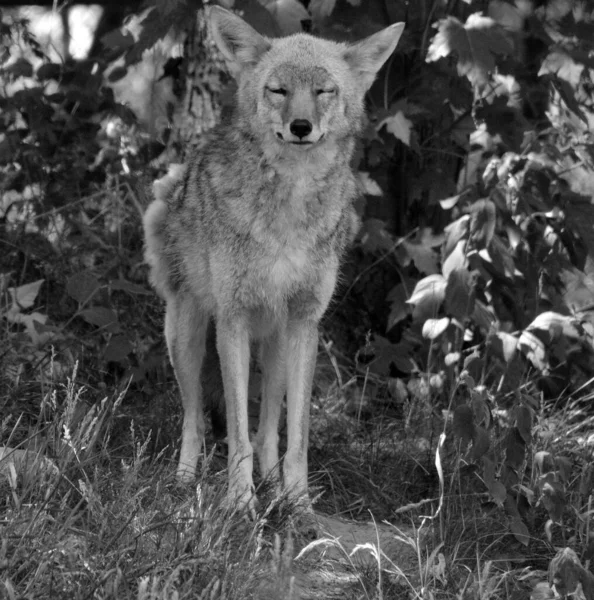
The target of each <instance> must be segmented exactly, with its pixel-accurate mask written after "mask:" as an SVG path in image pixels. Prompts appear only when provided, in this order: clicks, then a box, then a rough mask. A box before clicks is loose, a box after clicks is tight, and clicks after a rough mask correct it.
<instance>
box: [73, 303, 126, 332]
mask: <svg viewBox="0 0 594 600" xmlns="http://www.w3.org/2000/svg"><path fill="white" fill-rule="evenodd" d="M79 314H80V316H81V317H82V318H83V319H84V320H85V321H86V322H87V323H90V324H91V325H96V326H97V327H102V328H103V327H110V326H112V325H116V324H117V322H118V315H117V314H116V313H115V312H114V311H113V310H111V308H105V307H103V306H94V307H92V308H87V309H85V310H81V311H80V313H79Z"/></svg>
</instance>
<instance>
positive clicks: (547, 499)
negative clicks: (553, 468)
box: [538, 473, 567, 523]
mask: <svg viewBox="0 0 594 600" xmlns="http://www.w3.org/2000/svg"><path fill="white" fill-rule="evenodd" d="M538 485H539V488H540V493H541V499H542V503H543V505H544V507H545V508H546V509H547V511H548V513H549V516H550V517H551V519H552V520H553V521H554V522H555V523H560V522H561V519H562V517H563V510H564V509H565V506H566V505H567V502H566V500H565V490H564V489H563V485H562V484H561V482H559V481H557V480H556V479H555V475H554V474H553V473H547V474H546V475H544V476H543V477H541V479H540V481H539V483H538Z"/></svg>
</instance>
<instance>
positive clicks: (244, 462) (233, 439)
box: [217, 317, 254, 506]
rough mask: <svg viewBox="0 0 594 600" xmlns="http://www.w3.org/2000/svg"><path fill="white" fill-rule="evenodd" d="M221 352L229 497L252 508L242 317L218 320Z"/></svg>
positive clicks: (246, 343) (245, 336) (245, 332)
mask: <svg viewBox="0 0 594 600" xmlns="http://www.w3.org/2000/svg"><path fill="white" fill-rule="evenodd" d="M217 350H218V352H219V358H220V360H221V373H222V375H223V388H224V392H225V406H226V409H227V439H228V442H229V497H230V498H233V499H235V500H237V501H238V502H239V503H240V504H241V505H244V506H246V505H247V506H252V505H253V495H254V483H253V479H252V467H253V462H254V461H253V450H252V445H251V443H250V438H249V428H248V380H249V373H250V341H249V332H248V328H247V326H246V323H245V321H244V320H242V319H240V318H233V317H231V318H226V317H223V318H218V319H217Z"/></svg>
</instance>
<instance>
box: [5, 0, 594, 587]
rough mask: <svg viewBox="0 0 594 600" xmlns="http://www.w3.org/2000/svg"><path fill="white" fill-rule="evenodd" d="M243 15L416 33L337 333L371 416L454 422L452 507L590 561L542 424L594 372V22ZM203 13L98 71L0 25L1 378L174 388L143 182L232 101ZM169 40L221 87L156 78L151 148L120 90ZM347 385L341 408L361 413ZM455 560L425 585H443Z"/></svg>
mask: <svg viewBox="0 0 594 600" xmlns="http://www.w3.org/2000/svg"><path fill="white" fill-rule="evenodd" d="M225 4H226V5H227V6H229V5H232V7H233V8H236V9H238V10H241V11H242V12H243V14H244V17H245V18H246V19H247V20H248V21H249V22H250V23H251V24H252V25H253V26H254V27H256V28H257V29H259V30H260V31H262V32H263V33H265V34H267V35H277V34H279V33H290V32H293V31H298V30H301V29H302V28H303V27H306V28H307V29H311V30H312V31H313V32H314V33H321V34H323V35H326V36H328V37H332V38H335V39H340V40H347V41H350V40H352V39H353V38H359V37H362V36H364V35H367V34H370V33H372V32H374V31H376V30H377V29H379V28H380V27H381V26H384V25H386V24H388V23H387V21H390V22H395V21H399V20H406V22H407V29H406V32H405V35H404V36H403V39H402V43H401V45H400V47H399V49H398V50H397V51H396V53H395V54H394V56H393V57H392V59H391V60H390V61H389V63H388V64H387V65H386V68H385V69H384V71H383V72H382V73H381V75H380V77H379V78H378V81H377V82H376V84H375V86H374V88H373V89H372V91H371V93H370V96H369V107H370V119H369V122H368V123H367V126H366V129H365V134H364V139H363V144H362V147H361V148H360V150H359V153H358V155H357V157H356V158H357V166H358V168H359V172H360V181H361V187H362V189H363V190H364V191H365V202H362V203H361V204H360V205H359V206H358V209H359V210H360V212H361V214H362V216H363V217H364V221H363V226H362V228H361V231H360V234H359V238H358V242H357V247H356V249H355V252H354V254H353V256H354V257H356V258H358V262H357V263H356V267H355V269H356V276H353V277H352V278H351V282H350V283H349V284H348V285H347V286H345V288H343V290H342V292H340V297H339V299H338V300H337V302H336V306H335V307H333V308H332V309H331V312H332V317H333V319H332V320H331V321H330V322H331V323H332V324H334V325H335V324H336V323H337V322H339V320H338V318H339V317H341V316H342V319H343V320H344V322H345V323H346V324H347V326H345V327H344V329H348V332H347V333H346V334H345V339H346V342H345V347H346V348H347V350H346V352H347V353H352V354H354V353H355V351H357V352H356V373H355V377H353V379H352V381H355V382H356V385H355V386H354V387H355V391H356V392H357V394H359V395H360V399H359V400H358V402H359V404H358V405H357V409H356V414H357V420H359V419H360V418H362V415H364V414H365V412H366V410H367V406H368V404H371V405H373V403H375V410H376V411H379V410H383V409H384V408H385V407H386V406H389V408H390V410H392V411H393V412H394V413H397V414H399V415H400V416H401V417H402V415H403V414H404V415H405V416H406V418H405V419H403V420H404V421H405V423H406V427H408V426H409V425H410V424H411V422H413V421H414V418H413V416H414V415H416V417H417V418H418V421H421V422H422V421H423V420H429V417H428V415H431V416H433V415H435V414H436V412H437V411H436V409H438V408H439V409H442V410H443V415H444V420H443V428H444V431H445V433H446V440H447V442H448V444H446V449H447V451H448V452H450V454H447V456H446V454H444V456H443V461H444V467H445V468H450V469H451V471H452V483H451V486H452V489H456V490H457V491H458V492H459V494H460V496H463V495H464V494H465V492H466V488H465V487H464V486H465V485H467V484H468V487H469V488H470V489H471V490H473V493H474V491H476V489H477V488H476V482H477V481H478V482H479V483H480V486H479V488H478V492H477V494H478V495H479V497H481V498H482V499H487V500H488V501H487V503H485V504H484V505H483V507H484V506H488V508H489V510H492V511H493V514H496V515H499V517H500V518H503V520H504V521H505V524H506V527H507V531H508V532H509V533H511V534H512V535H513V537H514V539H515V540H517V542H518V543H519V544H522V545H528V544H534V543H536V542H535V540H537V539H538V540H540V539H541V538H542V539H544V542H545V543H548V544H557V543H559V542H560V541H561V540H562V541H566V538H570V539H573V540H574V541H575V540H576V539H578V540H579V543H582V541H583V540H584V539H586V542H584V543H586V544H587V543H589V542H588V540H587V538H588V534H587V533H584V530H583V527H584V523H589V518H590V516H589V515H590V510H589V509H588V508H587V502H588V495H587V493H586V491H585V490H587V489H589V488H588V487H587V486H584V487H583V489H582V488H581V487H580V489H579V490H578V491H576V475H575V473H576V472H578V473H579V472H580V471H581V468H582V466H583V465H585V464H587V459H586V458H584V456H583V455H581V454H580V453H578V452H574V451H568V449H567V447H566V446H564V445H563V443H562V441H560V440H559V437H557V438H556V440H553V439H552V438H553V437H554V436H553V435H552V434H551V432H550V429H549V426H548V425H547V423H548V422H549V421H548V419H549V418H551V416H552V417H553V418H554V417H555V415H556V414H557V413H558V412H559V404H561V403H560V402H559V399H560V398H562V399H563V401H564V402H565V403H566V404H567V405H569V406H572V407H574V408H575V410H576V411H578V412H580V411H581V412H580V414H582V412H583V411H584V410H585V408H584V407H585V406H586V404H587V402H586V401H587V400H588V399H589V396H588V395H587V393H588V391H589V389H590V385H591V377H592V373H593V372H594V362H593V359H594V354H593V339H592V338H593V336H594V320H593V317H594V314H593V310H594V303H593V302H592V297H594V280H593V279H592V277H593V271H592V264H593V263H592V259H593V258H594V235H593V234H592V228H591V227H592V226H591V223H592V222H593V221H594V218H593V217H594V211H593V209H592V204H591V201H592V197H591V195H592V192H591V190H592V186H593V185H594V184H593V182H594V174H593V173H594V139H593V138H592V133H591V130H592V125H593V120H594V107H593V102H594V100H593V99H592V91H593V89H594V87H593V85H592V69H593V68H594V64H593V62H592V58H591V56H592V52H593V51H594V47H593V46H594V42H592V40H594V21H593V20H592V14H591V9H590V8H588V6H587V4H584V3H573V4H572V3H567V2H560V1H557V0H548V1H546V2H540V3H535V4H534V5H533V4H532V3H519V2H517V3H516V2H511V1H503V0H490V1H488V2H476V1H472V0H470V1H466V2H457V3H456V2H454V3H444V2H440V1H438V0H431V1H429V2H419V3H408V2H400V1H396V0H388V1H387V2H385V3H379V4H381V7H382V10H372V9H374V7H375V8H377V7H378V6H379V4H376V3H375V2H372V1H371V0H370V3H369V5H368V3H364V2H358V1H355V0H348V1H342V2H340V1H339V2H336V1H334V0H312V1H311V2H310V3H300V2H298V1H297V0H290V1H282V2H276V1H262V2H261V3H258V2H248V1H247V0H237V1H236V2H235V3H234V2H226V3H225ZM384 9H385V10H384ZM195 10H196V5H195V3H190V2H188V1H187V0H176V2H166V1H164V0H163V1H161V0H158V1H156V2H153V3H149V4H147V6H146V7H145V10H144V11H143V12H142V13H141V14H139V15H135V18H136V25H135V26H134V27H132V25H131V24H130V22H127V23H125V24H123V26H122V27H121V28H116V29H114V30H113V31H112V32H110V33H108V34H107V35H105V36H104V37H103V38H102V42H103V49H102V51H101V52H100V53H99V54H98V55H96V56H93V57H92V58H89V59H88V60H82V61H72V60H64V61H63V62H52V61H51V60H50V59H49V58H48V56H47V55H46V53H45V50H44V48H43V47H42V45H41V44H40V43H39V42H38V41H37V40H36V39H35V37H34V36H33V35H32V34H31V33H30V31H29V28H28V25H27V23H26V21H24V20H22V19H12V18H9V17H8V16H3V18H2V21H1V25H0V39H1V42H0V43H1V46H0V67H1V73H0V75H1V77H2V81H3V84H2V85H3V88H2V92H3V94H2V95H1V96H0V111H1V115H0V173H2V178H1V179H2V183H1V184H0V186H1V188H0V189H1V192H2V204H1V206H0V216H1V218H2V224H1V225H2V227H3V230H4V232H5V234H6V236H5V239H4V240H2V242H1V243H2V244H4V245H5V246H6V248H7V250H8V251H7V252H4V253H3V254H4V255H3V256H2V257H0V317H2V319H3V322H4V326H5V330H4V333H5V334H6V339H7V340H8V341H9V344H8V346H7V349H6V350H4V351H3V353H2V355H1V357H2V358H4V359H5V362H6V364H7V365H8V366H7V368H6V369H5V370H4V373H3V375H2V376H3V377H6V378H8V379H9V380H11V381H20V379H21V378H22V377H23V374H28V376H29V377H31V378H33V375H31V374H32V373H38V372H42V373H43V374H44V375H43V376H44V377H45V376H47V374H48V373H50V374H51V376H56V377H58V376H60V375H62V376H63V375H64V373H66V372H67V370H68V368H69V367H70V366H71V364H72V363H73V362H74V360H75V358H76V357H80V360H81V361H82V362H81V365H82V366H81V370H83V371H85V372H86V373H88V374H89V375H88V376H89V378H90V379H91V385H92V386H96V387H97V389H105V387H106V386H110V387H111V386H114V387H115V386H118V387H119V388H120V389H123V388H125V387H126V386H128V385H129V386H130V387H129V388H128V389H129V391H128V394H129V395H131V396H132V397H134V395H135V394H138V396H140V397H143V396H144V395H146V393H147V390H148V391H149V392H154V390H155V389H162V388H163V387H164V385H165V384H164V381H166V380H167V377H166V375H167V374H165V373H164V372H163V371H164V369H165V368H166V367H165V365H166V364H167V360H166V352H165V348H164V345H163V342H162V338H161V334H160V314H159V310H160V309H159V307H158V304H157V301H156V300H155V299H154V297H153V295H152V293H151V292H150V291H149V290H148V287H147V286H146V285H145V278H144V272H143V269H142V267H141V264H142V240H141V237H140V226H139V219H138V217H139V213H140V212H142V210H143V208H144V206H145V203H146V200H145V198H144V179H145V177H147V178H150V176H151V175H152V174H153V173H151V171H156V170H158V169H159V168H160V167H161V164H162V163H165V162H168V161H169V160H171V159H172V156H171V155H170V151H171V150H172V149H173V150H179V145H180V144H179V140H177V138H176V135H177V134H178V133H179V131H177V130H180V129H184V130H186V129H187V130H190V131H195V132H198V131H202V130H203V129H204V128H203V127H202V125H200V124H198V121H199V119H200V118H201V117H200V115H198V116H197V115H195V114H193V113H192V114H191V115H189V116H188V115H185V116H184V120H177V117H176V116H175V115H176V110H179V106H180V105H182V101H181V100H180V98H184V100H183V102H184V103H185V102H186V97H185V96H184V95H183V94H182V93H180V89H186V91H187V90H188V89H189V88H192V89H199V94H200V95H201V96H202V97H204V96H206V95H208V93H209V92H210V91H213V90H214V91H215V92H216V93H215V94H213V96H214V97H215V98H216V99H217V101H220V102H222V103H223V104H224V102H225V95H227V96H228V94H226V92H225V90H224V89H222V83H221V82H225V81H226V79H225V77H224V76H220V75H221V74H220V69H221V61H220V58H218V57H216V56H214V55H213V49H212V47H211V45H210V42H209V41H208V39H206V38H201V37H200V36H198V37H199V39H198V42H197V44H196V45H195V46H191V45H190V44H189V43H188V42H187V39H188V38H189V37H191V36H189V35H188V36H187V38H184V36H186V34H187V32H188V29H190V27H189V23H192V24H193V23H194V21H195V19H194V18H193V15H194V12H195ZM380 15H385V16H386V18H385V19H384V20H385V21H386V22H380V21H379V20H378V19H379V18H380ZM170 34H171V35H173V36H174V38H175V44H173V45H174V46H175V45H177V46H181V45H182V44H184V45H183V48H184V51H185V52H190V53H191V52H193V51H194V50H195V49H196V48H197V47H199V51H200V52H202V54H200V55H198V56H199V59H196V57H195V56H194V58H195V59H196V63H199V66H200V69H199V70H198V71H197V75H196V77H197V78H198V79H200V78H202V80H203V85H202V83H201V85H200V86H199V85H194V83H196V81H192V82H189V81H188V80H189V70H188V64H187V63H188V62H189V61H188V60H187V59H188V56H185V57H183V56H179V55H178V54H174V53H172V55H171V56H170V57H169V60H168V61H167V62H166V63H164V65H163V73H162V76H160V77H159V79H160V80H161V79H163V80H167V81H168V82H169V84H170V86H171V88H172V90H173V92H172V94H171V102H173V103H175V102H177V105H176V106H173V107H172V106H169V105H167V107H166V110H165V111H164V112H163V114H165V115H166V118H165V122H166V125H165V127H161V128H157V129H158V131H156V132H155V131H152V130H151V131H145V130H144V129H143V127H142V125H141V119H140V116H139V115H137V114H134V112H133V111H132V110H131V109H130V107H129V106H126V105H125V104H124V103H122V102H119V101H117V100H116V99H115V98H116V96H115V94H114V92H113V87H114V86H115V85H117V84H118V82H119V83H121V81H122V80H123V78H124V77H127V76H129V75H130V74H131V73H132V72H133V70H134V69H135V68H136V66H137V65H138V64H141V63H142V62H143V61H144V60H145V59H146V57H147V55H148V54H149V51H150V50H151V49H152V48H154V47H155V45H156V44H157V45H158V44H159V43H161V42H163V40H164V39H165V38H166V37H167V36H168V35H170ZM170 48H171V47H170ZM184 58H185V59H186V60H185V61H184ZM184 78H186V79H188V80H186V81H184ZM199 83H200V82H199ZM186 106H189V105H187V104H183V108H184V109H185V108H186ZM186 117H187V118H186ZM149 129H150V128H149ZM151 134H152V135H151ZM171 140H177V141H174V143H173V144H172V143H171ZM176 144H177V146H176ZM164 148H166V149H167V152H165V153H163V154H162V155H161V156H160V157H159V158H157V157H158V156H159V153H160V152H161V151H162V150H163V149H164ZM153 159H156V160H153ZM151 161H152V162H151ZM378 282H379V283H378ZM385 282H389V283H387V284H386V283H385ZM377 288H380V289H379V290H378V289H377ZM361 307H364V309H363V308H361ZM363 313H364V314H363ZM339 329H340V327H337V330H339ZM369 330H371V334H370V333H369ZM337 335H338V333H337ZM360 346H363V347H360ZM351 351H352V352H351ZM54 353H55V354H57V355H58V356H59V358H56V359H55V360H54V359H53V358H52V356H53V354H54ZM333 366H334V365H333ZM334 368H335V369H336V367H334ZM36 376H37V375H35V377H36ZM130 382H131V383H130ZM348 385H349V384H345V385H343V384H342V383H341V384H340V394H342V395H344V396H348V395H349V394H353V395H356V394H354V393H353V392H351V391H349V390H348V389H347V388H348ZM42 387H43V385H40V386H39V388H42ZM345 390H346V391H345ZM364 396H367V397H368V398H369V399H371V401H369V402H368V400H367V399H366V400H365V402H366V403H367V404H365V410H364V409H363V404H364V401H363V397H364ZM343 408H344V407H342V405H341V409H340V410H343ZM368 412H370V413H371V414H373V408H372V409H371V410H370V411H368ZM440 414H441V413H440ZM562 414H565V413H562ZM148 427H149V428H151V429H152V430H155V429H154V428H153V427H154V426H153V425H149V426H148ZM575 427H578V424H572V425H570V426H569V425H568V426H567V431H574V428H575ZM560 429H562V430H563V431H565V430H566V429H563V428H560ZM159 431H161V430H159ZM14 435H17V434H14ZM18 437H19V441H21V437H26V435H25V433H24V432H23V431H19V432H18ZM427 438H428V439H430V440H431V441H433V438H432V437H431V436H429V435H428V436H427ZM553 442H555V443H553ZM168 443H172V444H173V443H175V442H174V440H173V439H172V438H171V437H167V436H164V438H162V439H161V441H160V444H161V445H158V446H157V448H156V449H157V450H159V449H161V448H162V447H163V446H165V445H167V444H168ZM332 443H334V440H333V441H332ZM330 445H332V444H330ZM369 446H370V451H369V453H370V454H374V453H376V448H375V447H374V445H373V443H371V442H370V444H369ZM438 452H441V450H439V449H438ZM444 452H445V450H444ZM336 463H337V464H338V463H340V460H339V457H337V458H336ZM340 464H342V463H340ZM340 468H341V467H340V466H337V467H336V469H337V470H338V471H339V470H340ZM381 469H387V467H386V466H385V465H384V464H383V463H382V466H381ZM345 471H348V472H349V473H350V472H351V471H352V468H351V465H346V467H345ZM329 478H330V479H332V477H331V476H330V477H329ZM351 479H356V478H353V477H351ZM469 480H471V481H472V482H473V483H468V481H469ZM363 481H364V483H363V484H362V486H361V487H362V488H363V487H367V488H371V487H373V486H369V485H367V480H366V479H363ZM334 484H335V482H334V481H331V483H330V484H329V487H332V486H333V485H334ZM351 484H352V482H351ZM431 485H432V484H431ZM442 485H445V483H443V482H442ZM427 486H429V487H430V484H427ZM373 489H374V490H376V487H373ZM376 493H377V494H378V495H379V496H380V497H382V494H383V491H382V488H381V486H379V487H377V490H376ZM359 495H363V492H361V494H359ZM384 495H385V494H384ZM420 495H422V494H420ZM85 501H89V499H88V498H86V499H85ZM353 503H354V501H353ZM345 510H346V508H345ZM353 510H355V509H353ZM357 510H358V509H357ZM446 510H447V507H445V508H444V510H443V512H445V511H446ZM481 510H482V509H481ZM437 512H438V513H439V510H438V511H437ZM351 514H353V513H351ZM439 514H443V513H439ZM437 520H438V518H437V515H436V521H437ZM586 529H587V528H586ZM441 541H443V540H441ZM438 554H439V553H437V551H436V554H435V556H433V558H432V560H431V562H432V567H431V569H429V568H428V571H427V573H428V572H429V571H430V572H431V573H432V577H433V576H435V578H436V579H437V580H439V581H440V582H443V581H446V579H447V577H446V575H445V574H444V573H445V571H444V568H442V567H443V565H442V563H441V562H440V559H439V557H438ZM434 561H437V562H436V563H435V564H433V562H434ZM440 565H441V566H440ZM438 567H439V568H438ZM114 568H115V567H114ZM487 571H488V569H486V570H485V579H484V581H485V582H494V583H493V586H494V589H495V588H497V585H499V583H500V581H501V579H500V578H498V577H496V576H493V574H492V573H487ZM436 574H437V575H436ZM213 581H214V580H213ZM477 581H478V583H477V586H478V588H480V585H479V584H480V577H479V578H478V580H477ZM147 585H148V584H147ZM155 585H157V586H158V585H160V584H155ZM163 585H165V584H163ZM481 585H482V584H481ZM485 585H487V584H486V583H485ZM489 585H491V584H490V583H489ZM478 588H477V589H478ZM493 596H496V593H495V592H493Z"/></svg>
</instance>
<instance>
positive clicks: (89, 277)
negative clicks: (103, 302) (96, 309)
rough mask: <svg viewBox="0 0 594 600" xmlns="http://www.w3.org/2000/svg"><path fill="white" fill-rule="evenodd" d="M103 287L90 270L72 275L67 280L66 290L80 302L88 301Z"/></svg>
mask: <svg viewBox="0 0 594 600" xmlns="http://www.w3.org/2000/svg"><path fill="white" fill-rule="evenodd" d="M100 287H101V284H100V283H99V281H98V279H97V278H96V277H95V276H94V275H93V274H92V273H89V272H88V271H79V272H78V273H75V274H74V275H71V276H70V277H69V278H68V281H67V282H66V292H67V294H68V295H69V296H70V297H71V298H74V299H75V300H77V301H78V302H80V303H81V304H82V303H84V302H86V301H87V300H88V299H89V298H90V297H91V296H92V295H93V294H95V293H96V292H97V290H98V289H99V288H100Z"/></svg>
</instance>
